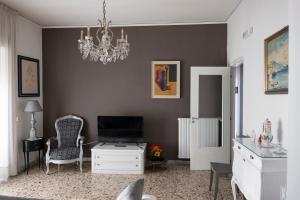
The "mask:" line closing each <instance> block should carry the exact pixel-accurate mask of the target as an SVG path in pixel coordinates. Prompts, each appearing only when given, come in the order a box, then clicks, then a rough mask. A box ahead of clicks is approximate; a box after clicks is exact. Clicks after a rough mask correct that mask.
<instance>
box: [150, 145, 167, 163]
mask: <svg viewBox="0 0 300 200" xmlns="http://www.w3.org/2000/svg"><path fill="white" fill-rule="evenodd" d="M149 153H150V160H151V161H163V160H164V158H163V146H162V145H161V144H150V145H149Z"/></svg>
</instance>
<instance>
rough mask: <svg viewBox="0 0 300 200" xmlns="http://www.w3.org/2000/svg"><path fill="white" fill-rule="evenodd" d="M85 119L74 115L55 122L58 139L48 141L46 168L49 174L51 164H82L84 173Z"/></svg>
mask: <svg viewBox="0 0 300 200" xmlns="http://www.w3.org/2000/svg"><path fill="white" fill-rule="evenodd" d="M82 128H83V119H82V118H80V117H77V116H74V115H67V116H64V117H61V118H58V119H57V120H56V121H55V129H56V134H57V137H55V138H50V139H49V140H48V141H47V147H48V149H47V152H46V166H47V174H48V173H49V163H54V164H58V166H59V165H60V164H68V163H73V162H79V163H80V171H81V172H82V158H83V150H82V144H83V140H84V137H82V136H81V131H82Z"/></svg>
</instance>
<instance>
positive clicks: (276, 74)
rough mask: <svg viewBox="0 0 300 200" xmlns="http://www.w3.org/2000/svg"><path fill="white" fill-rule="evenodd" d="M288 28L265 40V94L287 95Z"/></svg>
mask: <svg viewBox="0 0 300 200" xmlns="http://www.w3.org/2000/svg"><path fill="white" fill-rule="evenodd" d="M288 32H289V28H288V27H285V28H283V29H282V30H280V31H278V32H277V33H275V34H273V35H271V36H270V37H268V38H267V39H266V40H265V94H287V93H288V66H289V60H288V57H289V55H288V48H289V47H288V46H289V33H288Z"/></svg>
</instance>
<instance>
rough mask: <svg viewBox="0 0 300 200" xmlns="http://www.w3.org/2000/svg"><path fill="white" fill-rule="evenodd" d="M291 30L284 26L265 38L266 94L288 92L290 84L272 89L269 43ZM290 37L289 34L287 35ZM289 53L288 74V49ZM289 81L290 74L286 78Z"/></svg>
mask: <svg viewBox="0 0 300 200" xmlns="http://www.w3.org/2000/svg"><path fill="white" fill-rule="evenodd" d="M288 31H289V27H288V26H286V27H284V28H282V29H281V30H279V31H277V32H276V33H274V34H273V35H271V36H269V37H268V38H266V39H265V43H264V48H265V49H264V50H265V94H267V95H269V94H288V85H287V87H286V88H279V89H270V78H269V69H270V67H269V64H268V63H269V48H268V47H269V44H270V43H271V42H272V41H274V40H276V39H277V38H279V37H280V36H282V35H283V34H286V33H287V34H288ZM287 37H288V36H287ZM288 45H289V44H288V38H287V46H288ZM286 54H287V69H286V70H287V74H288V50H287V52H286ZM286 79H287V80H286V81H287V82H288V76H287V78H286Z"/></svg>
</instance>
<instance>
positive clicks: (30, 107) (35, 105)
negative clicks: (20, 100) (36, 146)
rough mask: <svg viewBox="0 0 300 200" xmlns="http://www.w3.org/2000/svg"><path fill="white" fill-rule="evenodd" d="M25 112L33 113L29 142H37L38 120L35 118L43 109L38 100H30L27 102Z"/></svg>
mask: <svg viewBox="0 0 300 200" xmlns="http://www.w3.org/2000/svg"><path fill="white" fill-rule="evenodd" d="M24 111H25V112H29V113H31V120H30V123H31V129H30V138H29V140H35V139H37V137H36V128H35V124H36V120H35V118H34V113H35V112H41V111H42V107H41V105H40V104H39V102H38V101H37V100H30V101H27V103H26V106H25V109H24Z"/></svg>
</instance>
